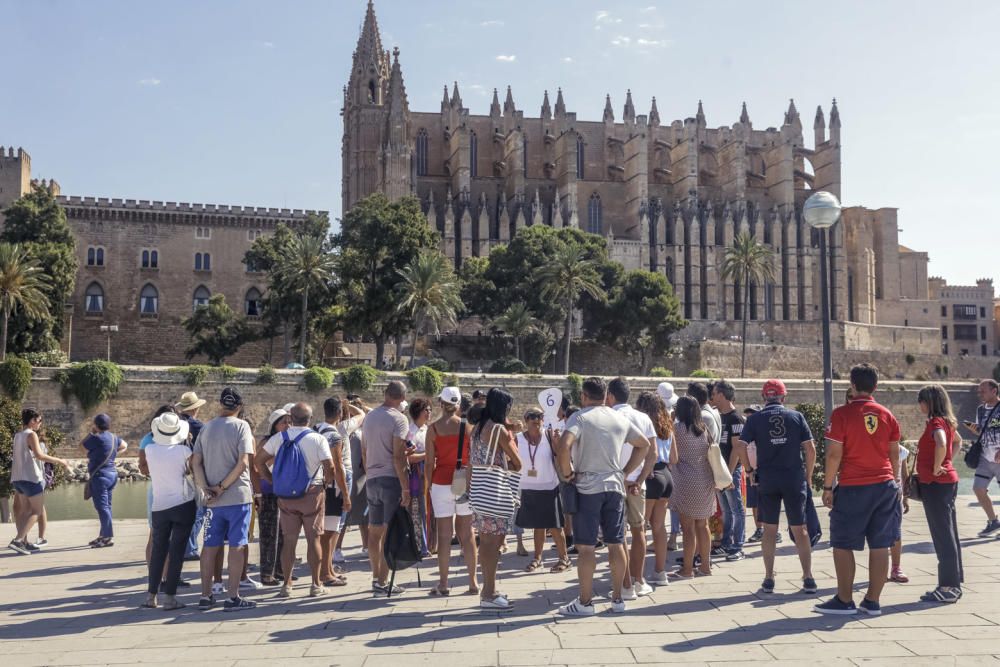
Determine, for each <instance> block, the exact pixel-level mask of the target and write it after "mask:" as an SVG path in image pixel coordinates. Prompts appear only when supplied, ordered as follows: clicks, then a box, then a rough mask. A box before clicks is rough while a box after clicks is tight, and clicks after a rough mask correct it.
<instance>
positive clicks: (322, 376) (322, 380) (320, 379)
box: [302, 366, 334, 394]
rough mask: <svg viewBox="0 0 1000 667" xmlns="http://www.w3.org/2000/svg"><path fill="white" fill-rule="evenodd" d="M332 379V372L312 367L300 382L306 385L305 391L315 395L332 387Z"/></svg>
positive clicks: (320, 367)
mask: <svg viewBox="0 0 1000 667" xmlns="http://www.w3.org/2000/svg"><path fill="white" fill-rule="evenodd" d="M333 377H334V375H333V371H331V370H330V369H329V368H324V367H323V366H313V367H312V368H310V369H309V370H307V371H306V372H305V375H303V376H302V380H303V382H304V383H305V385H306V389H307V390H308V391H311V392H313V393H314V394H315V393H318V392H321V391H323V390H324V389H329V388H330V387H331V386H333Z"/></svg>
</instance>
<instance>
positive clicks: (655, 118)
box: [649, 97, 660, 127]
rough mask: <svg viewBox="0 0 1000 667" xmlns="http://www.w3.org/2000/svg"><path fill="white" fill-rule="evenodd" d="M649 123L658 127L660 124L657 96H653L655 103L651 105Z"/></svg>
mask: <svg viewBox="0 0 1000 667" xmlns="http://www.w3.org/2000/svg"><path fill="white" fill-rule="evenodd" d="M649 124H650V125H652V126H653V127H656V126H658V125H659V124H660V110H659V109H657V108H656V98H655V97H654V98H653V104H652V106H650V107H649Z"/></svg>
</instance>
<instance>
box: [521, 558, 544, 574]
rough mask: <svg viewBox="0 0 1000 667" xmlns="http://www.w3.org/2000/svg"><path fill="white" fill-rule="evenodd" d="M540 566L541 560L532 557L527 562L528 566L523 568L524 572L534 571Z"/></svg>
mask: <svg viewBox="0 0 1000 667" xmlns="http://www.w3.org/2000/svg"><path fill="white" fill-rule="evenodd" d="M541 567H542V561H541V559H539V558H532V559H531V562H530V563H528V567H526V568H524V571H525V572H534V571H535V570H538V569H540V568H541Z"/></svg>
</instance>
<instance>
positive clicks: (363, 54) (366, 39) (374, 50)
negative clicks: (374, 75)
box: [354, 0, 385, 63]
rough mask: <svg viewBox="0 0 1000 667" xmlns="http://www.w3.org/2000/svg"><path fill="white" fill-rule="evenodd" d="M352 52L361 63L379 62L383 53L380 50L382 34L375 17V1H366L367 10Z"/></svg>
mask: <svg viewBox="0 0 1000 667" xmlns="http://www.w3.org/2000/svg"><path fill="white" fill-rule="evenodd" d="M354 53H355V55H356V56H357V57H359V58H361V61H362V62H363V63H379V62H380V61H381V59H382V58H383V57H384V55H385V52H384V51H383V50H382V35H380V34H379V31H378V20H377V19H376V18H375V3H374V2H371V0H369V2H368V10H367V11H366V12H365V19H364V21H363V22H362V24H361V36H360V37H359V38H358V47H357V49H356V50H355V52H354Z"/></svg>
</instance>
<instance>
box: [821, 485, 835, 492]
mask: <svg viewBox="0 0 1000 667" xmlns="http://www.w3.org/2000/svg"><path fill="white" fill-rule="evenodd" d="M823 490H824V491H833V487H832V486H824V487H823Z"/></svg>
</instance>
